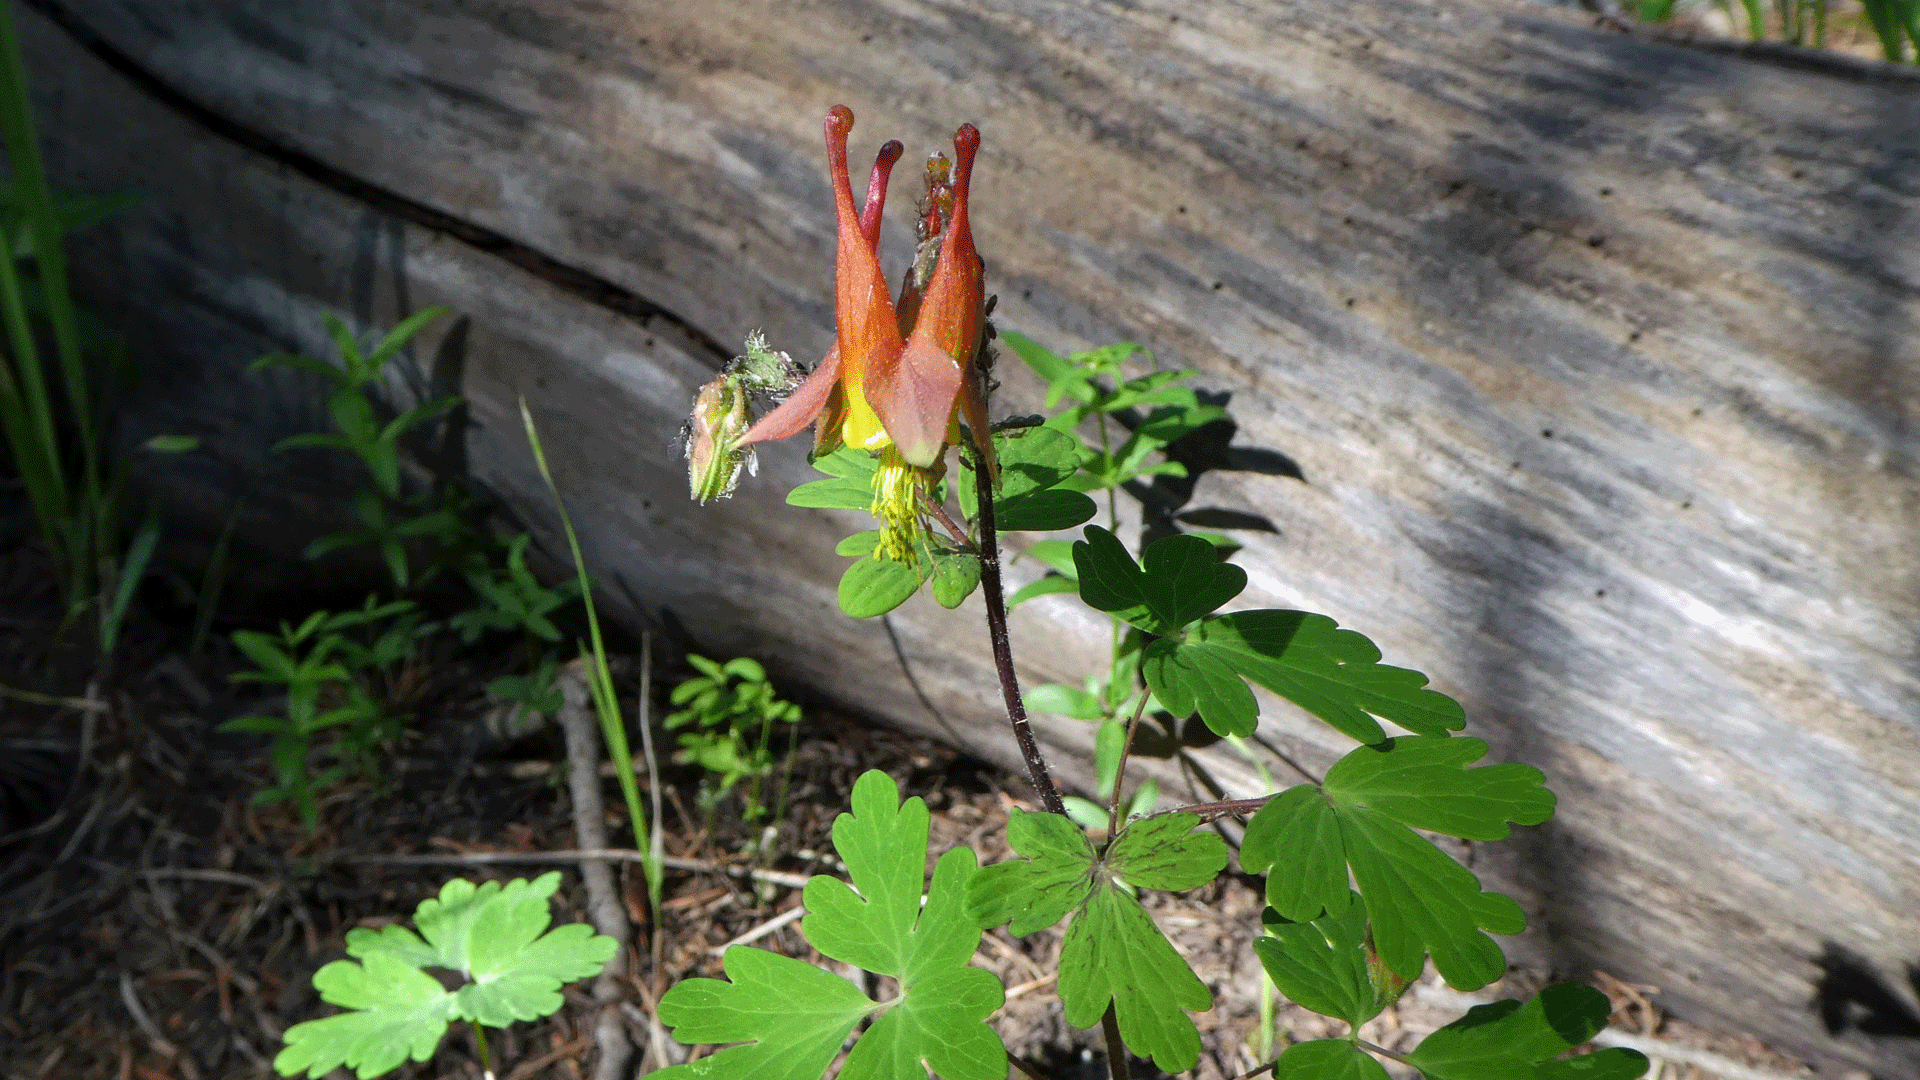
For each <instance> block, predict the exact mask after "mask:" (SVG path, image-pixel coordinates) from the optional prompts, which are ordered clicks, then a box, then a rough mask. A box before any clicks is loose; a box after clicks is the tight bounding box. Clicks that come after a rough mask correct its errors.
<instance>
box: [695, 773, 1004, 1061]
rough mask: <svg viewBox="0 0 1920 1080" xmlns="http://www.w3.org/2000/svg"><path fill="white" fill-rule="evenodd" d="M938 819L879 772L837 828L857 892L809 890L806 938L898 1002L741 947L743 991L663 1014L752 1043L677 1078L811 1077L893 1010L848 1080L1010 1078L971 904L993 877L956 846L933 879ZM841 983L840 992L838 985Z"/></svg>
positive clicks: (738, 986) (703, 989)
mask: <svg viewBox="0 0 1920 1080" xmlns="http://www.w3.org/2000/svg"><path fill="white" fill-rule="evenodd" d="M930 821H931V815H930V814H929V813H928V811H927V806H926V803H924V802H922V801H921V800H920V799H918V798H913V799H908V800H907V801H906V802H905V803H904V804H903V803H902V802H901V801H900V795H899V789H898V788H897V787H896V786H895V784H894V782H893V780H892V779H890V778H889V777H888V776H887V775H886V774H885V773H881V772H878V771H869V772H867V773H866V774H864V775H863V776H861V777H860V779H859V780H858V781H857V782H855V784H854V789H853V812H852V813H847V814H841V815H840V816H839V817H838V818H836V819H835V820H834V825H833V841H834V850H835V851H836V852H837V853H838V854H839V856H840V858H841V860H842V861H843V862H845V863H846V866H847V871H848V874H849V876H850V877H851V878H852V879H853V881H852V885H851V886H849V885H848V884H847V883H845V882H841V881H837V880H835V879H833V878H829V877H825V876H816V877H814V878H813V879H812V880H811V881H809V882H808V883H807V887H806V890H805V892H804V894H803V897H804V900H805V903H806V906H807V911H808V915H807V917H806V918H805V919H804V920H802V922H801V930H802V932H804V933H805V934H806V936H807V940H808V941H810V942H811V943H812V944H813V946H814V948H816V949H818V950H819V951H820V952H821V953H822V954H823V955H825V956H827V957H830V958H832V959H835V960H839V961H842V962H845V963H851V964H855V965H857V966H859V967H862V968H865V969H866V970H868V971H872V972H875V973H877V974H881V975H887V976H890V977H892V978H894V979H896V980H898V982H899V984H900V991H901V992H900V997H899V998H898V999H897V1000H895V1001H892V1002H887V1003H882V1004H875V1003H873V1002H870V1001H868V1000H867V998H866V996H865V995H863V994H861V993H860V992H859V991H858V990H857V989H853V988H852V987H851V985H850V984H848V983H847V982H846V981H845V980H844V979H840V978H839V977H838V976H835V975H832V974H831V973H828V972H822V971H819V970H818V969H815V968H812V967H810V966H807V965H803V964H799V963H798V962H797V961H791V960H786V959H785V958H781V957H771V959H765V960H763V959H757V958H755V959H749V958H748V957H747V956H744V955H742V954H754V953H758V954H760V955H761V956H770V954H765V953H762V952H761V951H760V950H753V949H745V948H742V947H738V946H736V947H735V948H732V949H729V950H728V951H727V955H726V961H725V962H726V970H727V975H728V977H729V979H731V980H732V985H729V984H726V983H719V982H716V981H715V980H711V979H696V980H690V981H688V982H684V983H681V984H679V985H678V986H675V987H674V988H673V989H672V990H670V991H668V992H667V994H666V995H664V996H663V997H662V999H661V1002H660V1017H661V1019H662V1020H664V1021H665V1022H666V1023H668V1024H670V1025H672V1026H674V1027H676V1028H678V1029H679V1030H678V1031H677V1032H676V1037H678V1038H680V1039H681V1040H683V1041H698V1042H749V1043H750V1044H751V1045H749V1046H746V1047H735V1048H733V1049H731V1050H725V1051H722V1052H721V1053H719V1054H716V1055H714V1056H713V1057H711V1058H704V1059H702V1061H700V1062H695V1063H692V1064H690V1065H684V1066H676V1067H675V1068H673V1069H668V1070H666V1072H667V1073H669V1074H671V1073H676V1072H677V1071H678V1072H682V1074H683V1075H687V1076H695V1075H697V1076H711V1077H715V1078H736V1077H737V1078H745V1077H754V1078H755V1080H758V1078H760V1077H767V1076H776V1077H782V1078H787V1077H790V1078H793V1080H801V1078H803V1077H804V1078H806V1080H811V1078H812V1077H816V1076H818V1075H820V1074H821V1073H822V1072H824V1071H825V1069H826V1067H827V1066H828V1065H829V1064H830V1063H831V1062H832V1059H833V1056H834V1054H835V1053H836V1052H837V1051H838V1050H839V1048H840V1045H841V1043H842V1042H843V1041H844V1040H845V1038H846V1036H847V1035H848V1034H849V1033H851V1031H852V1029H853V1027H854V1025H855V1024H857V1023H858V1022H859V1020H860V1019H861V1018H862V1017H864V1016H867V1015H870V1014H873V1013H881V1015H880V1016H878V1017H877V1018H876V1019H875V1021H874V1023H873V1024H872V1025H871V1026H870V1027H869V1028H868V1029H867V1030H866V1031H865V1032H864V1033H863V1034H862V1035H861V1036H860V1040H859V1042H858V1043H856V1044H855V1045H854V1048H853V1050H852V1052H851V1053H850V1054H849V1055H848V1057H847V1062H846V1065H845V1066H844V1067H843V1068H842V1070H841V1072H840V1077H841V1078H842V1080H892V1078H897V1077H902V1076H921V1075H925V1073H926V1072H927V1071H929V1070H930V1071H932V1072H934V1073H936V1074H938V1075H940V1076H942V1077H948V1078H950V1080H1003V1078H1004V1077H1005V1075H1006V1070H1007V1058H1006V1050H1005V1048H1004V1047H1003V1046H1002V1045H1001V1043H1000V1040H999V1037H998V1036H997V1035H995V1034H994V1033H993V1030H992V1029H991V1028H989V1027H987V1025H986V1018H987V1017H988V1016H989V1015H991V1014H992V1013H993V1012H994V1011H995V1010H996V1009H998V1008H999V1007H1000V1006H1001V1004H1002V1003H1003V1002H1004V1001H1005V992H1004V991H1003V989H1002V988H1001V986H1000V983H999V981H998V980H997V979H995V978H994V977H993V975H992V974H991V973H989V972H987V971H984V970H981V969H979V968H975V967H971V966H969V965H968V963H967V961H968V960H969V959H970V958H971V957H972V955H973V952H974V950H975V949H976V948H978V947H979V944H980V927H979V926H978V925H977V924H976V923H975V922H974V920H973V919H971V918H970V917H969V916H968V914H967V912H966V910H965V905H966V898H967V892H968V885H969V883H970V882H971V881H972V880H973V879H974V878H975V877H976V876H977V875H978V873H979V871H978V869H977V868H976V867H975V866H974V862H973V852H972V851H971V850H970V849H967V848H955V849H953V850H952V851H949V852H947V853H946V854H945V855H943V856H941V858H940V860H939V862H938V863H936V864H935V865H934V871H933V878H932V882H931V883H930V884H929V883H927V880H926V871H925V867H926V861H927V835H928V829H929V825H930ZM923 888H924V900H923V897H922V893H923ZM776 961H778V962H777V963H776ZM736 969H738V970H737V971H736ZM776 973H778V977H777V978H776ZM822 977H824V981H823V979H822ZM832 983H838V984H839V985H838V986H837V987H834V988H833V989H832V990H831V992H828V991H826V990H825V987H827V986H828V985H830V984H832ZM682 987H691V988H692V989H690V990H689V991H687V992H685V993H683V992H682V989H681V988H682ZM829 1006H830V1007H829ZM829 1036H830V1037H831V1041H828V1037H829ZM709 1061H711V1062H715V1063H716V1064H714V1065H705V1063H706V1062H709ZM703 1066H704V1067H703Z"/></svg>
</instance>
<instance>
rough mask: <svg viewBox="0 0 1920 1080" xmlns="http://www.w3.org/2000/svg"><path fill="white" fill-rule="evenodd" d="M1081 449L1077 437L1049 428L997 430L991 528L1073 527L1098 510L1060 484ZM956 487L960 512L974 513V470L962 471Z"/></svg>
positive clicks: (1075, 465)
mask: <svg viewBox="0 0 1920 1080" xmlns="http://www.w3.org/2000/svg"><path fill="white" fill-rule="evenodd" d="M1084 453H1085V451H1083V450H1082V449H1081V446H1080V440H1079V439H1077V438H1075V437H1074V436H1072V435H1069V434H1067V433H1065V432H1061V431H1056V430H1054V429H1053V428H1046V427H1034V428H1022V429H1020V430H1018V431H1015V432H1000V433H997V434H995V435H994V454H995V457H996V460H997V461H998V462H999V466H1000V488H999V490H998V491H996V492H995V493H994V502H993V519H994V526H995V527H996V528H998V529H999V530H1000V531H1001V532H1023V531H1024V532H1052V531H1054V530H1056V529H1071V528H1073V527H1074V526H1075V525H1078V524H1080V523H1081V522H1084V521H1086V520H1087V519H1088V518H1090V517H1092V516H1093V515H1094V514H1096V513H1098V512H1099V508H1098V507H1097V506H1095V505H1094V503H1093V500H1092V499H1089V498H1087V497H1086V496H1085V495H1082V494H1080V493H1079V492H1077V491H1069V490H1065V489H1063V488H1061V487H1059V485H1060V484H1062V483H1063V482H1065V481H1066V480H1067V479H1069V478H1070V477H1072V476H1073V474H1074V471H1075V470H1076V469H1078V468H1079V467H1080V459H1081V457H1082V456H1083V455H1084ZM956 486H957V488H958V492H959V497H960V511H961V513H962V514H964V515H965V516H966V517H968V518H974V517H977V516H978V515H979V513H980V508H979V500H978V495H977V492H976V491H975V489H974V481H973V473H972V471H971V470H966V471H962V472H961V473H960V475H959V477H958V479H957V482H956Z"/></svg>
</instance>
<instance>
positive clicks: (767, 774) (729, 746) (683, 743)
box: [662, 655, 800, 821]
mask: <svg viewBox="0 0 1920 1080" xmlns="http://www.w3.org/2000/svg"><path fill="white" fill-rule="evenodd" d="M687 663H689V664H692V665H693V667H694V669H695V670H696V671H698V672H699V674H698V675H695V676H693V677H692V678H690V679H687V680H686V681H684V682H682V683H681V684H680V685H678V686H676V687H674V688H673V693H672V694H671V695H670V700H672V702H673V703H674V704H675V705H678V706H681V708H680V709H679V710H678V711H676V712H672V713H669V714H667V718H666V719H665V720H664V721H663V722H662V726H664V727H665V728H666V729H667V730H668V731H674V730H677V729H683V728H684V729H687V730H685V731H683V732H682V733H681V735H680V738H679V742H680V749H679V751H678V752H677V753H676V754H675V755H674V760H675V761H678V762H681V763H683V764H693V765H698V766H700V767H701V768H702V769H704V770H706V772H707V774H708V777H709V780H708V783H707V784H706V785H705V787H704V788H703V789H702V792H701V801H702V803H703V805H705V806H706V807H708V808H709V809H711V808H712V807H713V806H715V805H717V804H718V803H719V802H720V801H721V800H722V799H724V798H726V797H727V796H728V795H729V794H730V793H732V791H733V789H734V788H735V787H737V786H739V785H741V784H743V783H744V784H745V785H746V787H745V790H744V791H742V792H741V796H740V798H741V802H742V804H743V807H744V809H743V814H744V816H745V817H746V819H747V820H748V821H759V820H761V819H762V818H765V817H767V816H768V815H769V814H771V815H772V816H773V817H774V818H775V819H776V820H778V819H779V818H780V817H781V816H783V806H782V804H783V803H784V794H785V787H786V785H785V784H784V783H782V784H781V789H782V791H781V796H782V797H777V798H775V800H774V805H773V806H771V807H770V806H768V805H767V802H766V801H765V797H764V796H765V791H764V788H765V786H766V784H767V783H768V781H770V780H772V779H773V775H774V771H775V768H776V762H775V761H774V756H773V731H774V728H775V726H780V727H784V728H786V729H787V731H788V733H789V737H790V739H791V735H792V733H793V732H794V731H795V730H796V727H795V725H797V724H799V722H800V706H798V705H795V704H794V703H793V702H791V701H782V700H780V698H779V697H778V696H777V695H776V694H775V693H774V691H773V684H772V683H770V682H768V681H767V670H766V669H765V668H763V667H761V666H760V664H759V663H758V662H757V661H754V660H750V659H747V658H746V657H737V658H735V659H733V660H729V661H727V662H726V663H724V664H716V663H714V662H713V661H712V660H709V659H707V658H706V657H704V656H698V655H690V656H688V657H687ZM790 739H789V741H790ZM788 749H789V751H791V749H792V747H791V745H789V747H788ZM787 760H788V761H791V760H792V756H791V753H789V755H788V757H787Z"/></svg>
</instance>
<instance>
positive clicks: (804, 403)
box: [740, 345, 840, 446]
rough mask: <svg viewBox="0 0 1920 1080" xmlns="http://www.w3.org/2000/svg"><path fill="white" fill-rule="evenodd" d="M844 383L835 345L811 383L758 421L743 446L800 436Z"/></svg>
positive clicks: (808, 381) (743, 437) (743, 438)
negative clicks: (841, 378) (834, 390)
mask: <svg viewBox="0 0 1920 1080" xmlns="http://www.w3.org/2000/svg"><path fill="white" fill-rule="evenodd" d="M839 381H840V347H839V346H838V345H835V346H834V347H833V348H831V349H828V350H827V358H826V359H825V360H822V361H820V366H819V367H817V368H814V369H813V374H811V375H808V376H807V381H805V382H803V383H801V384H800V386H799V388H798V389H796V390H794V392H793V393H792V394H789V395H788V396H787V400H785V401H783V402H781V403H780V404H779V406H778V407H776V408H775V409H774V410H773V411H772V412H770V413H768V414H767V415H765V416H763V417H761V418H760V419H758V420H756V421H754V424H753V426H752V427H750V428H748V429H747V433H746V434H745V435H744V436H742V437H741V439H740V445H741V446H751V445H753V444H754V443H763V442H777V441H778V440H780V439H785V438H788V437H789V436H793V435H798V434H800V431H801V429H802V428H805V427H806V426H807V425H808V424H811V423H813V422H814V420H816V419H817V418H819V416H820V412H821V410H822V409H824V408H826V405H827V398H828V397H829V396H830V395H831V394H832V393H833V389H834V384H836V383H838V382H839Z"/></svg>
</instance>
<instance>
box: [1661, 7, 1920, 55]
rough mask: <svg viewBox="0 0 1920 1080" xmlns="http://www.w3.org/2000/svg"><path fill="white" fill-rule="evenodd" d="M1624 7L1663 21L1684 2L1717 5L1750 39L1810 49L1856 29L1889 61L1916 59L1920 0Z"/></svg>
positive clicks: (1826, 45) (1733, 24)
mask: <svg viewBox="0 0 1920 1080" xmlns="http://www.w3.org/2000/svg"><path fill="white" fill-rule="evenodd" d="M1628 7H1629V9H1630V10H1631V11H1632V12H1633V13H1634V14H1635V15H1637V16H1639V17H1640V18H1641V19H1643V20H1645V21H1647V22H1666V21H1668V20H1670V19H1672V18H1673V17H1674V16H1675V15H1677V14H1679V13H1681V12H1682V11H1684V10H1686V9H1687V8H1694V7H1712V8H1717V9H1719V10H1720V11H1721V12H1723V13H1724V14H1725V17H1726V20H1727V24H1728V25H1729V26H1741V27H1744V28H1745V31H1746V34H1747V36H1748V37H1750V38H1752V39H1753V40H1754V41H1765V40H1768V39H1772V40H1775V41H1781V42H1785V43H1786V44H1789V45H1804V46H1811V47H1812V48H1815V49H1823V48H1826V47H1828V45H1829V44H1831V43H1832V42H1833V41H1834V40H1835V39H1836V38H1837V39H1838V40H1843V41H1844V40H1846V37H1847V36H1850V35H1852V34H1856V33H1857V34H1860V35H1863V36H1865V37H1866V38H1868V39H1869V40H1877V41H1878V42H1879V44H1880V52H1881V55H1883V56H1885V57H1886V58H1887V59H1888V60H1889V61H1891V62H1893V63H1896V64H1901V63H1911V64H1920V0H1858V2H1854V0H1838V2H1836V0H1772V2H1771V3H1768V2H1767V0H1737V2H1736V0H1634V2H1633V3H1632V4H1630V5H1628ZM1836 31H1840V32H1842V33H1840V34H1836Z"/></svg>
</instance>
